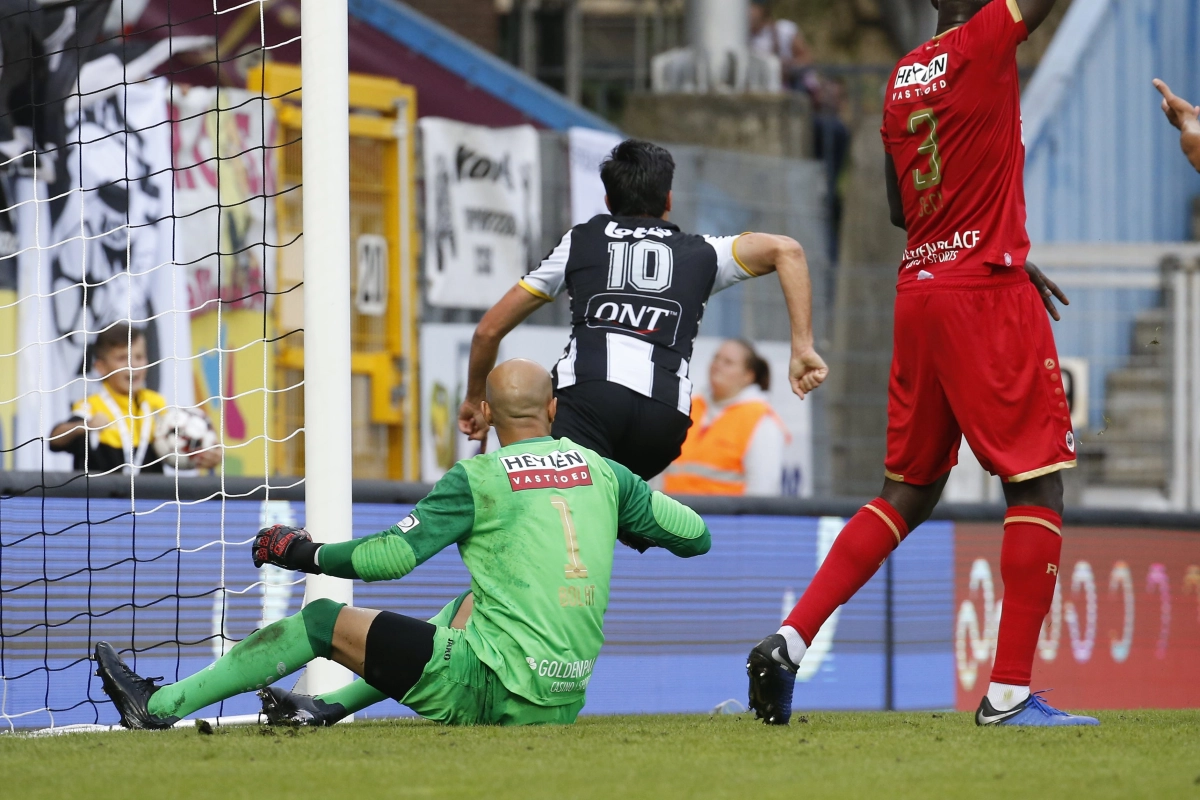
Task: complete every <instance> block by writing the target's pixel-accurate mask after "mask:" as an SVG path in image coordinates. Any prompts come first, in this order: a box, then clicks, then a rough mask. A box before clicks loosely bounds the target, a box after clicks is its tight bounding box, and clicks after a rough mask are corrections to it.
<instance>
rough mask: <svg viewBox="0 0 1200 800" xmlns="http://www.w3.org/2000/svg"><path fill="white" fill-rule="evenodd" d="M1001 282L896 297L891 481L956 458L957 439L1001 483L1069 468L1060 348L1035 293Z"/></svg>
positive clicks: (933, 475) (916, 478) (927, 477)
mask: <svg viewBox="0 0 1200 800" xmlns="http://www.w3.org/2000/svg"><path fill="white" fill-rule="evenodd" d="M1002 280H1003V282H1002V283H1001V284H1000V285H998V286H989V287H987V288H978V289H946V288H943V289H937V290H928V289H924V288H920V289H918V288H916V287H914V288H913V289H911V290H908V291H902V292H900V293H899V294H898V295H897V297H896V322H895V330H894V348H893V351H892V374H891V381H890V383H889V386H888V431H887V458H886V460H885V461H884V465H885V468H886V474H887V477H889V478H891V479H892V480H897V481H903V482H904V483H911V484H917V485H923V484H929V483H933V482H934V481H936V480H937V479H938V478H940V477H941V476H942V475H944V474H945V473H946V472H948V471H949V470H950V468H951V467H953V466H954V465H955V464H957V463H958V447H959V443H960V437H961V436H965V437H966V439H967V444H969V445H970V446H971V449H972V450H973V451H974V452H975V455H976V457H978V459H979V463H980V464H982V465H983V467H984V469H986V470H988V471H989V472H991V473H992V474H994V475H999V476H1000V477H1001V478H1003V479H1004V480H1005V481H1011V482H1016V481H1023V480H1029V479H1030V478H1036V477H1038V476H1040V475H1045V474H1047V473H1050V472H1054V471H1056V470H1060V469H1066V468H1068V467H1073V466H1075V434H1074V432H1073V431H1072V430H1071V415H1070V411H1069V410H1068V409H1067V403H1066V396H1065V395H1064V394H1063V384H1062V379H1061V378H1060V376H1059V372H1058V351H1057V349H1056V348H1055V347H1054V334H1053V332H1052V331H1051V330H1050V320H1049V317H1048V316H1047V315H1046V309H1045V306H1043V304H1042V300H1041V298H1040V297H1039V296H1038V293H1037V289H1035V288H1034V287H1033V284H1031V283H1030V282H1029V280H1028V279H1027V278H1026V277H1025V274H1024V273H1023V272H1022V273H1018V274H1017V275H1015V276H1013V278H1012V279H1011V280H1004V279H1002Z"/></svg>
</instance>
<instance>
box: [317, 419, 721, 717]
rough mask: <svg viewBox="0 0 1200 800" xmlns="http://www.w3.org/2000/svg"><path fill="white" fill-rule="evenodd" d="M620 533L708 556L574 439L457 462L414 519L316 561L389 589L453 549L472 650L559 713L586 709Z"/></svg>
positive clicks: (700, 534) (679, 514)
mask: <svg viewBox="0 0 1200 800" xmlns="http://www.w3.org/2000/svg"><path fill="white" fill-rule="evenodd" d="M618 528H620V529H621V530H623V531H628V532H629V533H632V534H634V535H635V536H638V537H641V538H643V539H648V540H650V542H652V543H653V544H656V545H658V546H661V547H664V548H666V549H668V550H670V551H671V552H672V553H674V554H676V555H679V556H684V557H688V556H694V555H700V554H702V553H705V552H707V551H708V548H709V544H710V538H709V533H708V528H707V527H706V526H705V524H704V522H703V520H701V519H700V517H699V515H697V514H696V513H695V512H694V511H692V510H691V509H689V508H687V507H686V506H684V505H682V504H680V503H678V502H676V501H674V500H672V499H670V498H668V497H666V496H665V495H663V494H661V493H659V492H652V491H651V489H650V487H649V486H648V485H647V484H646V482H645V481H643V480H641V479H640V478H638V477H637V476H635V475H634V474H633V473H632V472H630V471H629V470H628V469H626V468H625V467H623V466H621V465H620V464H617V463H616V462H613V461H610V460H608V459H606V458H603V457H601V456H599V455H597V454H596V453H594V452H592V451H591V450H588V449H587V448H584V447H581V446H579V445H577V444H575V443H574V442H572V441H570V440H569V439H557V440H556V439H551V438H550V437H543V438H538V439H527V440H525V441H522V442H517V443H515V444H511V445H509V446H507V447H504V448H501V449H500V450H497V451H496V452H494V453H487V454H484V455H479V456H476V457H475V458H471V459H467V460H465V461H460V462H458V463H457V464H455V465H454V467H453V468H452V469H451V470H450V471H449V472H447V473H446V474H445V475H444V476H443V477H442V479H441V480H439V481H438V482H437V484H436V485H435V486H434V487H433V491H432V492H430V493H429V495H428V496H427V497H425V498H424V499H423V500H421V501H420V502H419V503H417V507H416V508H415V509H414V510H413V513H412V514H410V515H408V516H407V517H405V518H404V519H403V520H401V521H400V522H398V523H397V524H396V525H394V526H392V527H391V528H390V529H388V530H387V531H384V532H382V533H379V534H376V535H375V536H371V537H367V538H365V539H359V540H355V541H352V542H344V543H341V544H332V545H324V546H322V547H321V549H320V552H319V555H318V559H319V563H320V568H321V571H322V572H324V573H326V574H330V575H336V576H339V577H348V578H361V579H362V580H367V581H372V580H387V579H395V578H399V577H402V576H403V575H405V574H407V573H408V572H410V571H411V570H412V569H413V568H414V567H415V566H417V565H418V564H420V563H422V562H424V561H425V560H427V559H428V558H430V557H431V556H433V555H434V554H435V553H437V552H438V551H440V550H442V549H443V548H445V547H447V546H449V545H450V544H454V543H457V544H458V548H459V552H460V554H461V555H462V559H463V562H464V563H465V564H466V566H467V569H468V570H470V572H471V590H472V592H473V593H474V595H475V607H474V610H473V611H472V613H471V617H470V620H469V621H468V623H467V627H466V632H465V635H466V639H467V642H468V644H469V645H470V647H471V649H472V650H473V651H474V652H475V654H476V655H477V656H478V657H479V659H480V660H481V661H483V663H485V664H487V665H488V667H490V668H491V669H492V670H493V671H494V672H495V673H496V674H497V676H498V677H499V678H500V680H501V682H502V683H503V684H504V686H505V687H506V688H507V689H508V690H509V691H511V692H513V693H514V694H518V695H521V696H522V697H525V698H526V699H528V700H530V701H532V702H534V703H538V704H540V705H547V706H553V705H564V704H567V703H574V702H577V701H579V700H582V699H583V694H584V690H585V689H586V688H587V685H588V681H589V680H590V679H591V676H592V667H593V666H594V665H595V662H596V656H597V655H598V654H599V652H600V646H601V645H602V644H603V642H604V630H603V628H604V611H605V609H606V608H607V607H608V590H609V582H610V578H611V576H612V563H613V548H614V546H615V544H616V540H617V530H618ZM436 655H437V654H435V657H436Z"/></svg>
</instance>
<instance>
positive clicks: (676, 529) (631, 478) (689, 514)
mask: <svg viewBox="0 0 1200 800" xmlns="http://www.w3.org/2000/svg"><path fill="white" fill-rule="evenodd" d="M605 461H608V465H609V466H610V467H612V470H613V472H615V473H616V475H617V486H618V492H619V495H620V496H619V503H620V507H619V509H618V511H617V527H618V528H619V529H620V530H621V531H622V532H623V533H625V535H628V534H633V537H632V538H633V542H632V543H631V545H632V544H646V545H647V546H654V547H662V548H664V549H666V550H669V551H670V552H671V553H673V554H674V555H677V556H679V557H680V558H691V557H692V556H699V555H704V554H705V553H707V552H708V550H709V548H710V547H712V536H711V535H710V534H709V532H708V525H706V524H705V523H704V520H703V519H702V518H701V516H700V515H699V514H697V513H696V512H695V511H693V510H692V509H690V508H688V507H687V506H685V505H684V504H683V503H681V502H679V501H678V500H675V499H674V498H671V497H667V496H666V495H665V494H663V493H662V492H655V491H653V490H652V489H651V488H650V485H649V484H648V483H646V482H645V481H644V480H642V479H641V478H639V477H638V476H636V475H634V474H633V473H632V472H630V471H629V469H628V468H626V467H625V466H623V465H621V464H618V463H617V462H615V461H612V460H609V459H605ZM638 540H641V541H638ZM637 549H638V550H642V549H644V548H642V547H638V548H637Z"/></svg>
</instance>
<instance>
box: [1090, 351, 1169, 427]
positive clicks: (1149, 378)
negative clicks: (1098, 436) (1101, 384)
mask: <svg viewBox="0 0 1200 800" xmlns="http://www.w3.org/2000/svg"><path fill="white" fill-rule="evenodd" d="M1106 383H1107V390H1108V391H1107V398H1106V402H1105V405H1104V416H1106V417H1107V418H1108V428H1109V430H1110V431H1112V432H1113V433H1117V432H1123V433H1129V434H1134V435H1136V436H1140V437H1146V438H1153V439H1163V438H1165V437H1166V436H1167V434H1168V431H1169V426H1170V420H1171V386H1170V376H1169V375H1168V374H1167V371H1166V370H1165V369H1161V368H1157V367H1126V368H1125V369H1119V370H1113V371H1112V372H1110V373H1109V374H1108V379H1107V381H1106Z"/></svg>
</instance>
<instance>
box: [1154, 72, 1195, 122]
mask: <svg viewBox="0 0 1200 800" xmlns="http://www.w3.org/2000/svg"><path fill="white" fill-rule="evenodd" d="M1154 88H1155V89H1158V92H1159V94H1161V95H1162V96H1163V101H1162V110H1163V113H1164V114H1166V115H1167V120H1168V121H1169V122H1170V123H1171V124H1172V125H1174V126H1175V127H1176V128H1178V129H1179V130H1181V131H1182V130H1183V129H1184V128H1185V127H1186V126H1187V125H1188V124H1189V123H1191V124H1196V122H1197V118H1198V117H1200V107H1198V106H1194V105H1192V104H1191V103H1189V102H1188V101H1187V100H1184V99H1183V98H1182V97H1179V96H1178V95H1176V94H1175V93H1174V92H1172V91H1171V87H1170V86H1167V83H1166V81H1164V80H1161V79H1160V78H1155V79H1154Z"/></svg>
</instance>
